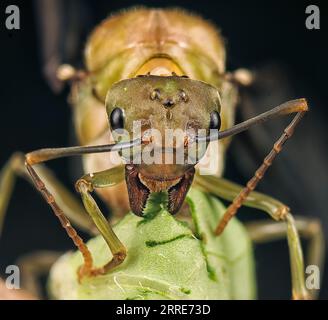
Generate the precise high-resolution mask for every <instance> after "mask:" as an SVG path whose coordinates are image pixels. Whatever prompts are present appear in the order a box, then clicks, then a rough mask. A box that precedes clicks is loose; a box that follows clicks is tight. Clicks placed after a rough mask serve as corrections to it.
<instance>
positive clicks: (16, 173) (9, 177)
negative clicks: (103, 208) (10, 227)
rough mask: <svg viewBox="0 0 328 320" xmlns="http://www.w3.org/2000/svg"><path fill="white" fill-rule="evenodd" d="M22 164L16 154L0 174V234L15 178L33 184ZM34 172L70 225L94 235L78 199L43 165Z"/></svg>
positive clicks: (22, 160) (20, 158) (18, 154)
mask: <svg viewBox="0 0 328 320" xmlns="http://www.w3.org/2000/svg"><path fill="white" fill-rule="evenodd" d="M24 162H25V157H24V154H23V153H21V152H16V153H14V154H13V155H12V156H11V157H10V159H9V160H8V161H7V163H6V164H5V166H4V167H3V168H2V170H1V172H0V234H1V229H2V224H3V221H4V219H5V215H6V211H7V207H8V203H9V200H10V198H11V195H12V192H13V187H14V183H15V180H16V178H17V177H20V178H24V179H26V180H27V181H28V182H30V183H31V182H33V181H32V180H31V177H30V175H29V174H28V172H27V170H26V168H25V165H24ZM36 171H37V173H38V175H39V176H40V178H41V179H42V180H43V181H44V182H45V183H46V184H47V188H48V189H49V191H50V192H51V193H52V194H53V195H54V197H55V198H56V201H57V203H58V205H59V206H60V207H61V208H63V210H64V211H65V212H66V215H67V217H68V218H69V219H70V220H71V221H72V223H73V224H74V225H75V226H77V227H78V228H79V229H80V230H83V231H85V232H87V233H89V234H94V233H95V230H94V229H95V228H94V225H93V223H92V221H91V219H90V218H89V216H88V215H87V214H86V211H85V209H84V207H83V206H82V205H81V204H80V202H79V201H78V199H76V197H75V196H74V195H73V194H72V193H71V192H70V191H69V190H67V188H66V187H65V186H64V185H63V184H62V183H60V181H59V180H58V179H57V178H56V177H55V175H54V174H53V173H52V171H51V170H50V169H48V168H47V167H46V166H45V165H42V164H39V165H38V166H37V169H36Z"/></svg>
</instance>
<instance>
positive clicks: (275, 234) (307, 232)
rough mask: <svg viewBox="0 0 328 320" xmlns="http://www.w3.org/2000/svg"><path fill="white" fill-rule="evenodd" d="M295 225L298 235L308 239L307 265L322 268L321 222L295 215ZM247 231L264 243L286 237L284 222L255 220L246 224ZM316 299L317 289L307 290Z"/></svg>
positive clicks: (254, 238) (323, 251) (322, 242)
mask: <svg viewBox="0 0 328 320" xmlns="http://www.w3.org/2000/svg"><path fill="white" fill-rule="evenodd" d="M295 226H296V229H297V231H298V232H299V234H300V236H301V237H302V238H303V239H306V240H307V241H308V248H307V254H306V255H307V259H306V260H307V265H308V266H309V265H315V266H317V267H318V269H319V271H321V270H323V262H324V256H325V250H324V249H325V242H324V236H323V231H322V227H321V223H320V221H319V220H317V219H315V218H307V217H295ZM246 228H247V230H248V233H249V235H250V237H251V239H252V241H254V242H255V243H266V242H270V241H274V240H279V239H283V238H285V237H286V231H287V230H286V224H285V223H284V222H274V221H255V222H249V223H247V224H246ZM309 293H310V294H311V298H313V299H316V298H317V296H318V293H319V290H315V289H313V290H311V291H309Z"/></svg>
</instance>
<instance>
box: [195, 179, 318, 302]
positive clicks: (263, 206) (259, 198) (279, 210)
mask: <svg viewBox="0 0 328 320" xmlns="http://www.w3.org/2000/svg"><path fill="white" fill-rule="evenodd" d="M194 183H195V186H196V187H197V188H199V189H201V190H203V191H206V192H209V193H212V194H214V195H216V196H218V197H220V198H222V199H225V200H228V201H232V200H233V199H235V198H236V196H238V195H239V194H240V192H241V191H242V190H243V187H242V186H240V185H238V184H236V183H233V182H230V181H228V180H226V179H223V178H217V177H213V176H199V175H196V176H195V178H194ZM244 205H246V206H248V207H253V208H257V209H260V210H263V211H265V212H267V213H268V214H269V215H270V216H271V217H272V218H273V219H274V220H277V221H278V220H283V221H284V223H283V224H284V225H285V229H284V230H285V233H287V240H288V245H289V252H290V263H291V274H292V287H293V298H294V299H306V298H308V293H307V290H306V289H305V283H304V263H303V254H302V249H301V244H300V240H299V236H298V230H300V231H301V235H308V234H309V233H310V231H309V230H308V231H307V232H305V230H304V231H303V229H304V227H305V226H304V224H303V225H302V226H301V225H300V223H297V222H295V221H294V219H293V216H292V215H291V213H290V210H289V208H288V207H287V206H286V205H284V204H283V203H281V202H280V201H278V200H276V199H274V198H272V197H270V196H267V195H264V194H262V193H259V192H256V191H252V192H250V194H249V195H248V196H247V198H246V200H245V202H244ZM286 225H287V228H286ZM301 227H302V228H301ZM286 230H287V231H286ZM318 230H321V228H319V229H318ZM315 237H318V239H314V238H315ZM321 237H322V234H317V235H315V234H313V237H312V238H311V240H310V247H309V258H310V260H309V262H308V263H309V264H315V265H317V266H319V267H320V266H321V265H322V259H323V254H322V253H323V246H324V245H323V241H322V239H321Z"/></svg>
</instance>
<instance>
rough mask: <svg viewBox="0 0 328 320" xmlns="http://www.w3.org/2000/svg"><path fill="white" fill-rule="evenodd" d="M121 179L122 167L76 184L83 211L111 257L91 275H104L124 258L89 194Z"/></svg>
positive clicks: (122, 176) (102, 172) (94, 174)
mask: <svg viewBox="0 0 328 320" xmlns="http://www.w3.org/2000/svg"><path fill="white" fill-rule="evenodd" d="M123 179H124V167H123V166H119V167H116V168H112V169H109V170H105V171H101V172H97V173H91V174H88V175H85V176H83V177H82V178H81V179H79V180H78V181H77V182H76V189H77V191H78V192H79V193H80V194H81V197H82V201H83V204H84V207H85V209H86V210H87V212H88V213H89V215H90V217H91V218H92V220H93V221H94V223H95V225H96V227H97V229H98V230H99V232H100V234H101V235H102V236H103V238H104V240H105V241H106V243H107V245H108V247H109V249H110V251H111V253H112V255H113V257H112V259H111V260H110V261H109V262H108V263H107V264H105V265H104V266H102V267H100V268H96V269H93V270H92V273H91V274H92V275H97V274H104V273H106V272H108V271H109V270H111V269H113V268H114V267H116V266H118V265H120V264H121V263H122V262H123V261H124V259H125V257H126V249H125V247H124V245H123V244H122V242H121V241H120V240H119V238H118V237H117V236H116V234H115V233H114V231H113V229H112V227H111V225H110V224H109V222H108V221H107V219H106V218H105V217H104V215H103V213H102V212H101V210H100V209H99V207H98V205H97V203H96V201H95V200H94V199H93V197H92V196H91V194H90V193H91V192H92V191H93V190H94V188H104V187H110V186H113V185H115V184H117V183H118V182H121V181H122V180H123ZM87 272H88V270H86V271H85V270H83V269H82V270H81V271H80V276H81V277H83V276H85V275H88V274H87Z"/></svg>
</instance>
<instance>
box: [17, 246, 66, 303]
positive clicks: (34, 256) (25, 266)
mask: <svg viewBox="0 0 328 320" xmlns="http://www.w3.org/2000/svg"><path fill="white" fill-rule="evenodd" d="M62 254H63V253H62V252H55V251H36V252H32V253H28V254H26V255H24V256H22V257H19V259H18V261H17V263H16V264H17V266H18V267H19V270H20V274H21V279H22V281H21V283H22V288H23V289H24V290H26V291H27V292H29V293H31V294H33V296H35V297H37V298H38V299H42V298H45V297H42V290H41V281H40V277H41V276H44V275H47V274H48V273H49V270H50V269H51V267H52V265H53V264H54V263H55V262H56V261H57V260H58V258H59V257H60V256H61V255H62Z"/></svg>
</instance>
